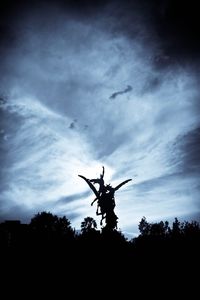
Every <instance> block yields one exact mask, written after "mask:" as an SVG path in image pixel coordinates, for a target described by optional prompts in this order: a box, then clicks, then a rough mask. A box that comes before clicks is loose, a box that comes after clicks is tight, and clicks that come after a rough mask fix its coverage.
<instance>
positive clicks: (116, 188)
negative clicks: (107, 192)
mask: <svg viewBox="0 0 200 300" xmlns="http://www.w3.org/2000/svg"><path fill="white" fill-rule="evenodd" d="M131 180H132V179H127V180H125V181H123V182H122V183H120V184H118V185H117V186H116V187H115V188H114V190H115V191H117V190H118V189H120V187H122V185H124V184H126V183H127V182H129V181H131Z"/></svg>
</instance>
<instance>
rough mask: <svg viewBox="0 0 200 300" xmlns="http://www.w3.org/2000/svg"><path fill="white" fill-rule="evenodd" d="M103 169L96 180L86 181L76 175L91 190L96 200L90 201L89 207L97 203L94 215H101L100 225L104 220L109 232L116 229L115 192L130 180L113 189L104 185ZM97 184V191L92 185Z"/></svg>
mask: <svg viewBox="0 0 200 300" xmlns="http://www.w3.org/2000/svg"><path fill="white" fill-rule="evenodd" d="M104 173H105V170H104V167H103V172H102V174H101V175H100V178H97V179H88V178H86V177H84V176H82V175H78V176H79V177H81V178H83V179H84V180H85V181H86V182H87V184H88V185H89V187H90V188H91V190H92V191H93V192H94V194H95V196H96V198H95V199H94V200H93V201H92V203H91V205H93V203H94V202H95V201H97V210H96V215H101V216H102V218H101V222H100V224H101V225H102V221H103V219H105V223H106V226H105V227H106V228H107V229H109V230H113V229H115V228H117V219H118V217H117V216H116V214H115V212H114V208H115V192H116V191H117V190H118V189H119V188H121V187H122V186H123V185H124V184H126V183H127V182H129V181H131V180H132V179H127V180H125V181H123V182H121V183H120V184H118V185H117V186H116V187H115V188H113V187H112V186H111V185H110V184H108V185H104V179H103V178H104ZM93 183H94V184H95V183H98V184H99V190H98V191H97V189H96V188H95V186H94V184H93Z"/></svg>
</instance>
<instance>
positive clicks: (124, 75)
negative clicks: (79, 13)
mask: <svg viewBox="0 0 200 300" xmlns="http://www.w3.org/2000/svg"><path fill="white" fill-rule="evenodd" d="M50 13H51V16H52V18H51V22H50V21H49V20H50V19H49V15H48V17H45V16H43V15H42V17H41V15H40V14H39V15H38V14H34V13H33V14H31V16H30V15H27V19H26V18H25V19H24V21H23V22H21V23H20V22H19V23H18V24H17V27H16V29H15V30H16V31H17V32H20V33H21V34H20V35H19V37H18V39H17V41H16V44H15V47H14V48H13V49H10V50H9V51H8V52H7V55H6V60H5V61H4V63H3V65H2V68H3V70H4V75H5V76H4V78H3V80H2V82H1V87H2V88H3V89H4V90H6V92H7V98H8V99H7V101H6V102H2V103H1V110H2V115H3V116H4V117H3V119H2V120H3V121H0V122H1V123H0V125H1V128H0V130H4V132H5V133H4V134H2V135H1V139H2V146H1V147H2V148H1V153H2V156H1V167H2V170H3V176H2V191H1V196H0V199H1V207H2V210H1V211H2V216H3V215H5V212H6V211H7V212H11V211H12V210H14V209H15V208H16V207H22V208H23V210H22V211H20V209H19V210H16V211H18V213H17V214H16V215H15V216H16V217H17V216H18V217H20V216H21V215H25V214H26V212H27V215H30V212H34V213H35V212H36V210H37V209H45V207H46V208H47V209H51V211H53V212H55V213H58V214H64V213H66V214H67V215H70V216H73V224H74V225H76V226H77V227H78V226H80V222H81V220H82V219H83V218H84V217H85V216H87V215H92V216H93V217H95V218H96V216H95V208H94V207H91V206H90V203H91V201H92V199H93V194H92V193H91V191H88V189H89V188H88V187H87V185H86V184H85V183H84V182H83V181H82V180H80V178H79V177H78V174H82V175H85V176H86V177H88V178H94V177H95V176H96V177H99V174H100V172H101V168H102V165H104V166H105V180H106V182H110V183H112V184H113V185H114V186H115V185H117V184H118V183H120V182H121V181H123V180H126V179H128V178H132V179H133V181H132V182H131V183H130V184H127V185H126V186H124V187H123V188H122V189H121V190H120V191H118V192H116V203H117V206H116V212H117V214H118V215H119V226H120V227H121V228H122V229H123V230H127V231H130V228H131V226H132V227H133V228H134V230H133V231H134V232H135V230H136V223H137V222H138V221H139V219H141V217H142V216H143V215H146V216H147V217H149V218H151V220H153V219H156V218H158V217H160V218H167V217H170V218H171V217H173V216H176V215H183V214H184V215H186V214H187V213H188V215H189V214H193V213H194V212H195V211H199V209H200V207H199V200H198V194H199V188H200V187H199V184H198V180H199V179H198V178H199V165H200V163H199V159H198V153H199V151H198V149H199V145H200V143H199V131H198V128H199V126H200V124H199V123H200V122H199V106H198V94H199V90H198V86H197V85H196V81H195V74H194V73H193V71H192V70H191V68H189V67H184V68H183V67H180V66H176V67H174V66H173V68H170V67H169V68H167V69H158V68H155V65H154V59H155V53H154V50H155V49H157V48H156V47H158V48H159V45H151V47H150V46H149V47H147V46H146V44H145V43H144V41H145V36H144V39H143V37H142V36H140V38H138V37H136V38H134V39H129V38H128V36H127V35H124V34H123V32H121V31H119V32H117V33H115V34H113V27H112V26H111V28H110V30H106V27H105V23H106V22H107V24H109V22H110V21H111V20H110V19H109V17H108V16H107V19H105V20H104V22H102V20H101V17H99V18H100V19H98V20H95V19H91V20H90V22H88V21H85V20H84V21H83V20H81V19H78V20H77V19H75V18H74V19H73V18H72V17H69V18H66V14H65V13H62V12H60V11H59V10H57V11H53V10H52V11H51V12H50ZM41 20H42V21H41ZM41 22H44V24H45V26H42V27H41V26H40V24H41ZM25 24H26V26H24V25H25ZM52 24H53V26H52ZM50 28H51V30H49V29H50ZM108 28H109V26H108ZM33 45H34V50H33ZM8 65H12V70H11V69H9V68H8ZM10 70H11V71H10ZM124 87H126V88H124ZM113 91H117V92H114V93H113ZM108 95H111V96H110V98H111V99H115V100H116V101H108ZM118 96H120V97H119V98H118ZM121 100H122V101H121ZM86 124H87V127H86ZM86 128H87V130H86ZM72 129H73V130H72ZM1 132H3V131H1ZM5 134H6V136H7V137H8V138H7V139H5V138H4V139H3V136H4V137H5ZM7 215H8V214H7Z"/></svg>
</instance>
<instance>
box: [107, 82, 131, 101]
mask: <svg viewBox="0 0 200 300" xmlns="http://www.w3.org/2000/svg"><path fill="white" fill-rule="evenodd" d="M132 89H133V88H132V86H130V85H127V88H125V89H124V90H123V91H119V92H115V93H113V94H112V95H111V96H110V97H109V99H115V98H116V97H117V96H118V95H123V94H126V93H128V92H130V91H132Z"/></svg>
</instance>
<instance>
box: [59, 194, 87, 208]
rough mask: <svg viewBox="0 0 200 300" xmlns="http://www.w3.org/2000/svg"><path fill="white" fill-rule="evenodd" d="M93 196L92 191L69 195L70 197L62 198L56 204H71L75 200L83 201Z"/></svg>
mask: <svg viewBox="0 0 200 300" xmlns="http://www.w3.org/2000/svg"><path fill="white" fill-rule="evenodd" d="M90 194H91V192H90V191H86V192H83V193H77V194H73V195H69V196H66V197H62V198H60V199H59V200H58V201H57V202H56V204H57V205H58V204H63V203H66V204H68V203H70V202H72V201H75V200H80V199H83V198H86V197H88V196H89V195H90Z"/></svg>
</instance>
